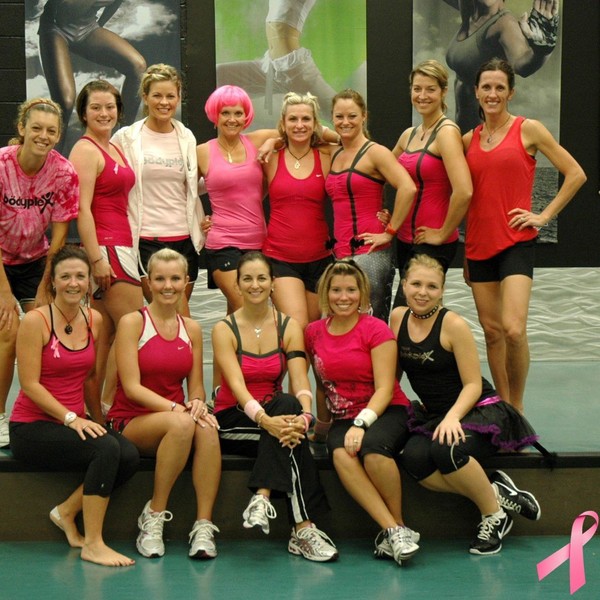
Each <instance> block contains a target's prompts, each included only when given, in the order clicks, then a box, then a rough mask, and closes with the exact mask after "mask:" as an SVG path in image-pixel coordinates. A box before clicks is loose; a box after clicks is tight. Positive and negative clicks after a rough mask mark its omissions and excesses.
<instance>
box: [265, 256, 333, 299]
mask: <svg viewBox="0 0 600 600" xmlns="http://www.w3.org/2000/svg"><path fill="white" fill-rule="evenodd" d="M270 260H271V262H272V263H273V275H275V277H295V278H296V279H300V280H302V282H303V283H304V287H305V288H306V291H307V292H313V293H315V294H316V293H317V286H318V284H319V279H320V278H321V275H323V272H324V271H325V269H326V268H327V267H328V266H329V265H330V264H331V263H332V262H333V260H334V258H333V256H327V257H326V258H322V259H321V260H314V261H312V262H304V263H291V262H285V261H283V260H277V259H276V258H271V259H270Z"/></svg>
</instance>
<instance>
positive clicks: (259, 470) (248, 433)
mask: <svg viewBox="0 0 600 600" xmlns="http://www.w3.org/2000/svg"><path fill="white" fill-rule="evenodd" d="M263 408H264V409H265V412H266V413H267V414H268V415H269V416H270V417H273V416H276V415H291V414H300V413H301V412H302V406H301V405H300V402H298V400H297V399H296V398H295V397H294V396H292V395H291V394H284V393H279V394H276V395H275V397H274V398H273V400H271V401H270V402H267V403H265V404H263ZM215 416H216V417H217V420H218V421H219V425H220V427H221V428H220V429H219V437H220V438H221V450H222V452H223V454H242V455H244V456H251V457H253V458H254V457H255V458H256V462H255V463H254V468H253V469H252V473H251V475H250V479H249V481H248V487H249V488H250V489H251V490H252V491H256V490H257V489H259V488H266V489H269V490H272V492H273V496H275V497H276V496H283V495H284V496H285V498H286V500H287V505H288V517H289V521H290V524H292V525H293V524H295V523H301V522H302V521H308V520H309V519H310V517H309V515H312V514H314V512H315V511H316V510H319V509H321V508H325V507H326V506H327V501H326V499H325V494H324V492H323V488H322V487H321V483H320V481H319V471H318V469H317V465H316V464H315V461H314V459H313V457H312V454H311V452H310V447H309V445H308V440H307V439H304V440H302V443H301V444H298V445H297V446H296V447H295V448H294V449H293V450H291V449H290V448H285V447H282V446H281V444H280V443H279V440H278V439H277V438H276V437H273V436H272V435H271V434H269V433H267V432H266V431H265V430H264V429H260V428H259V427H258V425H257V424H256V423H255V422H254V421H252V420H251V419H249V418H248V416H247V415H246V414H245V413H244V411H243V410H241V409H240V408H238V407H237V406H235V407H233V408H227V409H225V410H222V411H219V412H217V413H215Z"/></svg>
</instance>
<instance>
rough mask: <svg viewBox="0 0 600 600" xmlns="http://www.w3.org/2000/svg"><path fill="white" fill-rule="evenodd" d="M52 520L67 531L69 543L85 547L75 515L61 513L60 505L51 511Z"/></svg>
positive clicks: (73, 545)
mask: <svg viewBox="0 0 600 600" xmlns="http://www.w3.org/2000/svg"><path fill="white" fill-rule="evenodd" d="M50 520H51V521H52V522H53V523H54V524H55V525H56V526H57V527H58V528H59V529H62V530H63V531H64V532H65V535H66V536H67V541H68V542H69V545H70V546H71V547H73V548H83V544H84V538H83V536H82V535H81V533H79V530H78V529H77V525H76V524H75V517H74V516H68V515H61V514H60V512H59V510H58V506H55V507H54V508H53V509H52V510H51V511H50Z"/></svg>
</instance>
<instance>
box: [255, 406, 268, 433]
mask: <svg viewBox="0 0 600 600" xmlns="http://www.w3.org/2000/svg"><path fill="white" fill-rule="evenodd" d="M266 414H267V411H266V410H263V411H262V413H260V415H259V416H258V419H256V424H257V425H258V428H259V429H260V424H261V423H262V420H263V417H264V416H265V415H266Z"/></svg>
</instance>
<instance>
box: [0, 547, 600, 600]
mask: <svg viewBox="0 0 600 600" xmlns="http://www.w3.org/2000/svg"><path fill="white" fill-rule="evenodd" d="M567 541H568V540H566V539H563V538H558V537H544V538H541V537H535V538H526V537H512V538H511V537H508V538H507V539H506V541H505V546H504V549H503V551H502V552H501V553H500V554H498V555H496V556H490V557H475V556H471V555H469V554H468V553H467V552H466V544H467V542H466V541H465V540H459V541H456V542H449V541H424V542H423V544H422V546H421V551H420V553H419V554H417V555H416V556H415V557H414V558H413V559H411V560H410V561H409V562H408V563H407V564H406V565H404V566H403V567H398V566H397V565H396V563H394V562H391V561H380V560H375V559H373V558H371V556H370V553H371V544H370V540H349V541H345V542H343V543H342V544H340V547H339V549H340V559H339V561H338V562H336V563H325V564H316V563H311V562H309V561H307V560H304V559H302V558H299V557H296V556H292V555H290V554H288V552H287V551H286V548H285V542H282V541H280V540H279V541H278V540H269V539H265V540H260V541H256V540H247V541H239V540H237V541H231V540H228V541H223V542H222V543H220V544H219V556H218V557H217V558H216V559H215V560H213V561H209V562H197V561H192V560H190V559H188V557H187V547H186V546H185V544H184V543H183V542H171V543H168V545H167V554H166V555H165V556H164V557H163V558H162V559H153V560H149V559H144V558H141V557H138V558H137V564H136V565H135V566H133V567H128V568H122V569H112V568H107V567H100V566H97V565H93V564H90V563H86V562H84V561H82V560H80V559H79V556H78V553H77V551H76V550H73V549H68V548H67V546H66V545H65V544H59V543H50V542H45V543H4V544H2V543H0V565H1V571H0V573H1V576H0V598H2V599H3V600H9V599H10V600H22V599H23V600H30V599H34V598H43V599H44V600H54V599H61V600H71V599H73V600H102V599H105V598H110V599H114V600H126V599H129V598H131V599H134V598H135V599H140V598H143V599H145V600H154V599H163V598H164V599H167V598H170V599H171V598H172V599H179V598H186V599H192V598H202V599H213V598H214V599H219V600H220V599H227V600H237V599H245V600H254V599H259V598H260V599H262V598H265V599H267V598H268V599H284V598H285V599H289V600H299V599H304V598H307V599H308V598H310V599H315V600H320V599H327V600H335V599H337V598H339V599H344V600H349V599H362V598H365V599H369V600H371V599H372V600H379V599H381V600H384V599H385V600H388V599H389V600H392V599H398V598H402V599H413V598H427V599H433V600H437V599H444V600H446V599H451V598H461V599H462V598H464V599H468V600H472V599H476V598H481V599H482V600H496V599H498V600H528V599H538V598H539V599H540V600H541V599H543V600H554V599H566V598H569V597H570V594H569V570H568V565H567V564H566V563H565V564H563V565H562V566H560V567H559V568H558V569H557V570H556V571H554V572H553V573H551V574H550V575H548V577H546V578H545V579H544V580H543V581H541V582H540V581H538V579H537V571H536V564H537V562H539V561H540V560H543V559H544V558H545V557H546V556H548V555H549V554H551V553H552V552H554V551H555V550H557V549H558V548H560V547H562V546H563V545H564V544H566V543H567ZM115 547H116V548H117V549H118V550H120V551H121V552H125V553H132V552H133V554H135V551H134V550H133V548H132V546H131V544H130V543H118V544H115ZM133 554H132V555H133ZM584 560H585V566H586V579H587V582H586V584H585V585H584V586H583V587H582V588H580V590H579V591H578V592H577V593H576V594H575V596H574V598H577V600H588V599H589V600H591V599H594V600H598V598H600V538H598V537H596V538H593V539H592V540H591V541H590V542H589V543H588V544H587V545H586V546H585V548H584Z"/></svg>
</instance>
